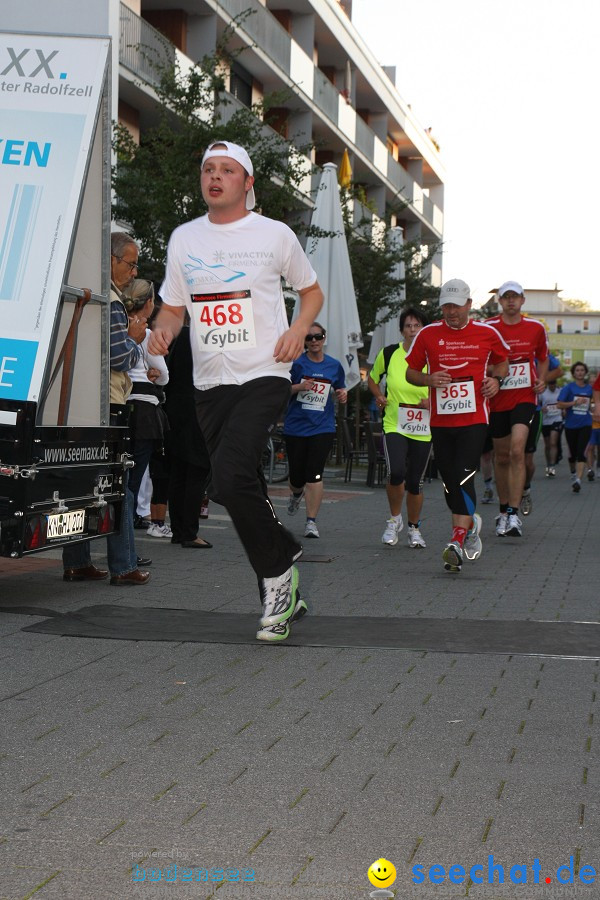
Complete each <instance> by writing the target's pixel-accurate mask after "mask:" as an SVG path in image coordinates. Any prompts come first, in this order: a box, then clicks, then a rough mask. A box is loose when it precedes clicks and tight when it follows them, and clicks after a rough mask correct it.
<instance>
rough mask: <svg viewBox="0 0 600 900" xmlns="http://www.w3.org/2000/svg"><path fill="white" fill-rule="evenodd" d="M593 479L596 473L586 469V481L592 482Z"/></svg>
mask: <svg viewBox="0 0 600 900" xmlns="http://www.w3.org/2000/svg"><path fill="white" fill-rule="evenodd" d="M595 477H596V473H595V472H594V470H593V469H588V470H587V480H588V481H593V480H594V478H595Z"/></svg>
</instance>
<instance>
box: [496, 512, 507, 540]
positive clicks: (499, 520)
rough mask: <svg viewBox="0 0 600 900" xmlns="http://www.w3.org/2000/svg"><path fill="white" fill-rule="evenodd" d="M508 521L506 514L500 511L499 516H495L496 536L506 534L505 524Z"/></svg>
mask: <svg viewBox="0 0 600 900" xmlns="http://www.w3.org/2000/svg"><path fill="white" fill-rule="evenodd" d="M507 523H508V516H507V515H506V513H500V515H499V516H496V534H497V535H498V537H504V535H505V534H506V525H507Z"/></svg>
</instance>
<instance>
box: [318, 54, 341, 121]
mask: <svg viewBox="0 0 600 900" xmlns="http://www.w3.org/2000/svg"><path fill="white" fill-rule="evenodd" d="M338 97H339V91H338V90H337V88H335V87H334V86H333V84H332V83H331V82H330V80H329V78H327V76H326V75H324V74H323V72H321V70H320V69H318V68H317V66H315V80H314V90H313V100H314V102H315V104H316V105H317V106H318V107H319V109H320V110H321V112H324V113H325V115H326V116H327V118H328V119H331V121H332V122H333V123H334V124H335V125H337V123H338V102H339V101H338Z"/></svg>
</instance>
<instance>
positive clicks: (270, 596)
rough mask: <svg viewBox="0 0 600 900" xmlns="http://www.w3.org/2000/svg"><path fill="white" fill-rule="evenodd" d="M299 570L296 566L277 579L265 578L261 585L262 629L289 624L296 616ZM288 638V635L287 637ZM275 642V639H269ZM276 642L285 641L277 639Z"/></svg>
mask: <svg viewBox="0 0 600 900" xmlns="http://www.w3.org/2000/svg"><path fill="white" fill-rule="evenodd" d="M298 582H299V576H298V569H297V568H296V566H290V568H289V569H288V570H287V571H286V572H284V573H283V575H278V576H277V578H263V579H262V581H261V583H260V595H261V600H262V612H263V614H262V616H261V619H260V626H261V628H265V627H266V626H267V625H279V624H280V623H281V622H287V620H288V619H291V618H292V616H293V615H294V611H295V609H296V603H297V602H298ZM285 637H287V635H285ZM267 640H273V638H267ZM275 640H280V641H282V640H284V638H283V637H276V638H275Z"/></svg>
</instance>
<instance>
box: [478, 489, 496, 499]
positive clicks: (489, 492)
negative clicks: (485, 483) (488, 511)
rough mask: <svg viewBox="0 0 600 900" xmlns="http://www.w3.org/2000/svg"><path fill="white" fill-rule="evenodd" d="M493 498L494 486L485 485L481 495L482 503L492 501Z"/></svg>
mask: <svg viewBox="0 0 600 900" xmlns="http://www.w3.org/2000/svg"><path fill="white" fill-rule="evenodd" d="M493 499H494V488H493V487H486V488H485V490H484V492H483V497H482V498H481V502H482V503H492V501H493Z"/></svg>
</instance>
